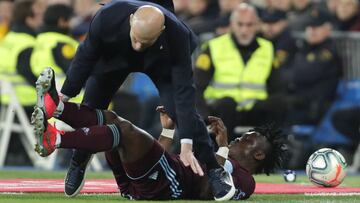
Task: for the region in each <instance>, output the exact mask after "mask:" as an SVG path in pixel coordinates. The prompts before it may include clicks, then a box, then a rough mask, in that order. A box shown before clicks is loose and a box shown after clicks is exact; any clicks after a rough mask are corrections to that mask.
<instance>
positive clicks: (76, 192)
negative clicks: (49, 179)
mask: <svg viewBox="0 0 360 203" xmlns="http://www.w3.org/2000/svg"><path fill="white" fill-rule="evenodd" d="M93 157H94V154H92V155H91V157H90V159H89V161H88V163H87V164H86V167H85V173H84V178H83V179H82V181H81V184H80V186H79V187H78V189H76V191H75V192H74V193H73V194H71V195H69V194H66V192H65V190H64V194H65V196H67V197H75V196H76V195H78V194H79V193H80V191H81V190H82V188H83V187H84V184H85V178H86V172H87V169H88V167H89V165H90V163H91V161H92V159H93ZM65 180H66V176H65V178H64V183H65Z"/></svg>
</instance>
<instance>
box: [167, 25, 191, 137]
mask: <svg viewBox="0 0 360 203" xmlns="http://www.w3.org/2000/svg"><path fill="white" fill-rule="evenodd" d="M174 33H176V34H177V40H176V42H172V43H173V44H172V45H171V51H172V58H173V61H174V62H173V67H172V73H171V75H172V85H173V91H174V102H175V109H176V119H177V120H176V121H177V127H178V129H179V130H178V133H179V136H180V138H181V139H184V138H188V139H192V138H193V136H194V133H195V131H196V129H197V127H198V126H196V125H197V120H198V119H197V113H196V110H195V85H194V80H193V72H192V64H191V47H190V36H189V35H188V33H185V32H181V33H179V32H176V31H175V32H174ZM170 39H171V37H170Z"/></svg>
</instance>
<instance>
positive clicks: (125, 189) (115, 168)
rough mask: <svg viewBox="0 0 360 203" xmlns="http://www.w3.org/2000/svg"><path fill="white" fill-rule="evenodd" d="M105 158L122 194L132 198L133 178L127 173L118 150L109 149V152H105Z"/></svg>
mask: <svg viewBox="0 0 360 203" xmlns="http://www.w3.org/2000/svg"><path fill="white" fill-rule="evenodd" d="M105 158H106V162H107V164H108V165H109V167H110V169H111V171H112V173H113V175H114V178H115V180H116V184H117V186H118V189H119V190H120V194H121V196H122V197H125V198H128V199H132V196H131V194H130V187H131V184H130V181H131V180H130V179H129V177H128V176H127V175H126V172H125V170H124V167H123V165H122V164H123V163H122V161H121V158H120V155H119V152H118V150H117V149H114V150H111V151H109V153H105Z"/></svg>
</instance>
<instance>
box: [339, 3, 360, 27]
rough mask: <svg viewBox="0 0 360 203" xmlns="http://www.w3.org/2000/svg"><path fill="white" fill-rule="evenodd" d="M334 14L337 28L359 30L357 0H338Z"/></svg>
mask: <svg viewBox="0 0 360 203" xmlns="http://www.w3.org/2000/svg"><path fill="white" fill-rule="evenodd" d="M336 16H337V19H338V29H339V30H342V31H360V9H359V1H358V0H339V4H338V7H337V9H336Z"/></svg>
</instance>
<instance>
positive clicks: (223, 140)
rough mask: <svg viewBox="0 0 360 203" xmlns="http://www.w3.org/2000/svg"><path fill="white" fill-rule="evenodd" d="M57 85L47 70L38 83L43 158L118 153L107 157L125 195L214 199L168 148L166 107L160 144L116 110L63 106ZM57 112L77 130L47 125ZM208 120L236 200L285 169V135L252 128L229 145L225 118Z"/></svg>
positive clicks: (202, 180) (39, 149)
mask: <svg viewBox="0 0 360 203" xmlns="http://www.w3.org/2000/svg"><path fill="white" fill-rule="evenodd" d="M48 73H50V74H48ZM54 84H55V81H54V76H53V74H51V72H46V71H45V72H43V74H42V75H41V76H40V77H39V79H38V81H37V91H38V96H39V102H38V105H37V106H36V107H35V110H34V113H33V115H32V119H31V122H32V124H33V125H34V127H35V129H34V130H35V135H36V140H37V144H36V151H37V152H38V153H39V154H40V155H41V156H43V157H46V156H49V155H50V154H51V153H53V152H54V151H55V150H56V149H57V148H69V149H73V148H75V149H81V150H88V151H91V152H93V153H96V152H101V151H107V150H116V151H117V152H118V153H116V156H114V155H113V156H112V157H109V156H107V157H106V159H107V161H108V163H109V165H110V167H111V169H112V170H113V173H114V176H115V179H116V181H117V184H118V186H119V189H120V192H121V194H122V195H123V196H125V197H128V198H131V199H151V200H156V199H204V200H205V199H212V198H213V195H212V192H211V188H210V186H209V183H208V182H209V176H208V175H207V174H205V176H199V175H198V174H195V173H194V172H193V171H192V170H191V168H190V167H185V166H184V164H183V163H182V162H181V161H180V159H179V156H178V155H175V154H172V153H170V152H168V151H167V150H165V149H169V147H170V145H171V140H172V138H171V135H169V133H168V131H169V129H171V128H172V129H173V128H174V122H173V121H172V120H171V119H170V118H169V117H168V116H167V115H166V113H165V110H164V109H163V108H159V109H158V111H160V113H161V123H162V126H163V127H164V128H167V129H168V130H165V131H163V133H162V136H160V143H159V142H158V141H156V140H155V139H154V138H153V137H152V136H151V135H149V134H148V133H147V132H145V131H143V130H141V129H139V128H138V127H136V126H135V125H133V124H132V123H130V122H129V121H127V120H125V119H123V118H121V117H119V116H117V115H116V114H115V113H114V112H112V111H107V110H98V109H91V108H89V107H87V106H85V105H79V104H75V103H70V102H61V101H60V100H59V98H58V94H57V91H56V89H55V85H54ZM45 103H47V105H46V108H45ZM49 104H52V105H49ZM50 106H52V108H51V107H50ZM54 114H58V115H59V117H58V118H59V119H60V120H62V121H64V122H66V123H68V124H69V125H71V126H72V127H73V128H75V129H76V130H75V131H72V132H62V131H59V130H57V129H56V128H55V127H54V126H52V125H51V124H49V123H48V122H47V119H48V118H51V117H52V116H53V115H54ZM77 115H82V117H81V118H79V117H77ZM208 119H209V122H210V125H211V126H210V128H211V130H212V131H213V132H214V134H215V136H216V142H217V144H218V145H219V147H220V148H219V151H218V152H217V153H216V154H217V159H218V161H219V163H220V165H222V166H224V167H225V169H226V170H227V171H229V172H230V173H231V175H232V179H231V178H230V179H229V180H228V181H234V184H235V186H236V193H235V196H233V199H236V200H238V199H247V198H249V197H250V195H251V194H252V193H253V192H254V189H255V181H254V178H253V177H252V174H256V173H266V174H269V173H270V172H271V171H273V169H274V168H276V167H278V166H281V163H282V161H283V160H284V156H285V151H286V148H285V144H284V143H285V137H284V136H283V134H282V133H281V131H279V130H277V129H273V128H272V127H271V126H264V127H260V128H254V129H253V130H250V131H249V132H247V133H245V134H244V135H243V136H241V137H240V138H237V139H236V140H235V141H232V142H231V143H230V145H228V141H227V132H226V127H225V126H224V124H223V122H222V121H221V119H219V118H216V117H209V118H208ZM170 134H171V133H170ZM110 154H115V153H110ZM202 167H203V168H205V167H206V166H202ZM204 171H206V170H204Z"/></svg>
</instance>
